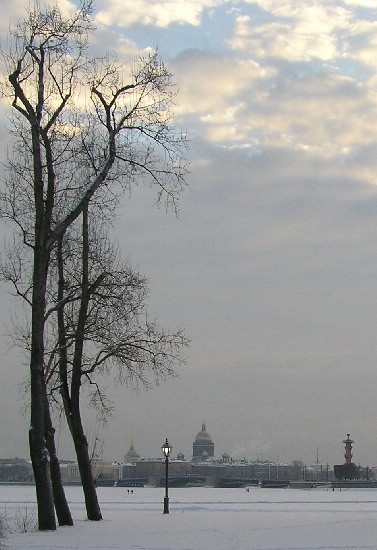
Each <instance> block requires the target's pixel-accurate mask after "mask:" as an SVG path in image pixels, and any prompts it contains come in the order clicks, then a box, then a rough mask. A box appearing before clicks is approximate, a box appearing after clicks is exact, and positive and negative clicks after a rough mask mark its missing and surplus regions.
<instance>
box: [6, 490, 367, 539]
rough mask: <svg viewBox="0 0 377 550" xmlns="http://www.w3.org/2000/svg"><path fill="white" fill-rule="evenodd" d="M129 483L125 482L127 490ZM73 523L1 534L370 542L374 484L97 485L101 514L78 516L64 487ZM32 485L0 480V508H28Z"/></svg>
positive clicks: (73, 496)
mask: <svg viewBox="0 0 377 550" xmlns="http://www.w3.org/2000/svg"><path fill="white" fill-rule="evenodd" d="M129 491H130V490H129ZM66 492H67V497H68V499H69V502H70V506H71V510H72V513H73V516H74V520H75V526H74V527H59V528H58V529H57V531H55V532H47V533H40V532H27V533H13V534H9V535H8V536H7V539H6V546H7V548H8V549H9V550H16V549H17V550H18V549H22V550H29V549H30V550H58V549H59V550H89V549H90V550H96V549H101V550H113V549H119V550H120V549H122V550H240V549H242V550H257V549H258V550H267V549H268V550H275V549H285V550H287V549H291V550H293V549H294V550H304V549H312V550H314V549H316V550H318V549H332V550H335V549H336V550H345V549H347V550H350V549H354V550H356V549H357V550H362V549H368V550H371V549H375V550H377V489H369V490H368V489H367V490H365V489H352V490H351V489H343V490H342V491H339V490H335V491H332V490H331V489H323V488H322V489H312V490H299V489H260V488H250V491H249V492H246V491H245V489H213V488H186V489H173V488H172V489H170V492H169V496H170V514H168V515H167V514H166V515H164V514H162V506H163V504H162V503H163V497H164V490H163V489H162V488H149V487H144V488H135V489H133V494H131V491H130V492H128V491H127V489H126V488H121V487H119V488H117V487H114V488H106V487H103V488H99V489H98V494H99V498H100V501H101V508H102V512H103V516H104V520H103V521H101V522H89V521H87V520H86V519H85V510H84V503H83V497H82V492H81V489H80V488H79V487H67V489H66ZM34 506H35V496H34V488H33V487H20V486H14V487H11V486H5V485H3V486H0V513H4V511H5V510H6V516H7V518H8V520H10V519H11V517H14V515H15V514H16V513H18V514H20V512H21V516H22V515H25V513H26V511H27V513H28V514H29V515H30V512H31V510H32V509H33V508H34Z"/></svg>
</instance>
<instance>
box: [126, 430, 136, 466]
mask: <svg viewBox="0 0 377 550" xmlns="http://www.w3.org/2000/svg"><path fill="white" fill-rule="evenodd" d="M139 460H140V455H139V454H138V453H137V452H136V451H135V448H134V440H133V436H132V435H131V445H130V448H129V449H128V451H127V453H126V454H125V455H124V462H125V463H126V464H134V463H135V462H138V461H139Z"/></svg>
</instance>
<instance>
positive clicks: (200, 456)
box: [192, 422, 215, 462]
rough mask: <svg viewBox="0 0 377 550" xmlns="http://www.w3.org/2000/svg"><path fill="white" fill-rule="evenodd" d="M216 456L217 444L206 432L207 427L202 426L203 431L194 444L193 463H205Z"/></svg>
mask: <svg viewBox="0 0 377 550" xmlns="http://www.w3.org/2000/svg"><path fill="white" fill-rule="evenodd" d="M214 454H215V444H214V443H213V441H212V439H211V436H210V435H209V433H208V432H207V430H206V425H205V424H204V422H203V424H202V429H201V430H200V432H199V433H198V434H197V435H196V437H195V441H194V443H193V444H192V460H193V462H203V461H205V460H208V458H212V457H213V456H214Z"/></svg>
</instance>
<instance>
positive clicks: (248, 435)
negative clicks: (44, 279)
mask: <svg viewBox="0 0 377 550" xmlns="http://www.w3.org/2000/svg"><path fill="white" fill-rule="evenodd" d="M1 4H2V7H3V13H6V14H7V15H8V17H9V18H10V21H11V22H14V21H16V20H17V18H18V17H19V16H20V15H22V13H23V10H24V8H25V2H24V1H23V0H22V1H21V0H12V1H10V0H1ZM60 5H61V6H63V7H65V6H67V7H69V3H68V1H67V0H63V1H62V2H60ZM94 18H95V26H96V31H95V33H94V35H93V36H92V37H91V42H90V48H91V49H92V50H93V51H96V52H98V51H103V50H104V49H105V48H107V47H110V48H111V49H113V50H115V51H116V52H117V53H118V55H119V56H120V57H123V56H124V57H126V56H130V55H131V56H132V55H135V56H137V55H138V54H139V53H140V52H145V51H147V50H148V49H149V48H156V47H157V48H158V50H159V52H160V56H161V58H162V59H163V60H164V62H165V63H166V65H167V66H168V68H169V69H170V70H171V72H172V73H173V75H174V81H175V83H176V85H177V87H178V90H179V92H178V95H177V98H176V103H175V105H174V112H175V117H176V123H177V126H178V127H180V128H182V129H183V130H184V131H187V134H188V138H189V141H190V143H189V145H190V147H189V151H188V153H187V158H188V160H189V161H190V174H189V175H188V178H187V182H188V188H187V189H186V190H185V191H184V192H183V193H182V196H181V200H180V203H179V213H178V216H175V215H174V214H173V213H172V212H166V211H165V210H164V208H157V207H156V206H155V200H156V196H155V192H154V190H153V189H150V188H149V187H148V186H142V185H140V186H138V187H137V188H135V189H134V190H133V191H132V194H131V196H130V197H125V198H124V200H123V201H122V204H121V206H120V208H119V211H118V217H117V219H116V220H114V238H116V239H117V240H118V242H119V244H120V247H121V249H122V252H123V254H124V256H125V257H126V258H129V259H130V261H131V262H132V263H133V264H134V265H135V266H137V267H138V268H139V270H140V272H141V273H143V274H144V275H146V276H147V277H148V280H149V286H150V297H149V309H150V311H151V313H152V314H156V316H158V319H159V321H160V323H161V324H162V325H165V326H169V327H176V326H182V327H184V328H185V331H186V334H187V335H188V336H189V337H190V339H191V345H190V348H189V350H188V351H187V354H186V356H187V364H186V366H185V367H184V368H182V369H180V370H179V372H177V374H178V377H177V378H175V379H173V380H169V381H168V382H167V383H166V384H162V385H160V386H159V387H157V388H155V389H152V390H149V391H139V392H137V391H134V390H132V389H131V388H126V387H115V388H114V387H113V385H112V382H111V380H107V381H105V382H106V385H107V386H108V392H109V395H111V397H112V398H113V399H114V403H115V405H116V409H115V412H114V417H113V419H112V420H111V421H110V423H109V426H108V428H107V430H102V429H100V432H99V437H100V438H101V439H103V442H104V449H105V452H104V454H105V456H106V458H108V459H111V460H118V461H120V460H122V458H123V455H124V453H125V452H126V451H127V450H128V448H129V445H130V440H131V434H132V436H133V440H134V444H135V448H136V450H137V451H138V452H139V453H140V454H141V456H143V457H155V456H160V455H161V445H162V443H163V442H164V440H165V437H168V439H169V441H170V442H171V444H172V445H173V455H175V453H178V452H180V451H181V452H183V453H184V454H185V456H186V458H190V457H191V454H192V442H193V440H194V438H195V435H196V433H197V432H198V431H199V430H200V428H201V425H202V422H203V421H204V422H205V424H206V427H207V430H208V431H209V433H210V434H211V436H212V438H213V441H214V443H215V455H216V456H217V457H221V455H222V454H223V453H224V452H228V453H229V454H230V455H231V456H233V457H234V458H243V457H246V458H249V459H259V460H265V459H269V460H275V461H281V462H289V461H291V460H303V461H304V462H306V463H307V464H311V463H314V461H315V460H316V458H317V450H318V457H319V460H320V461H321V462H323V463H324V464H325V463H327V462H328V463H329V464H337V463H342V462H343V452H344V451H343V444H342V440H343V439H345V437H346V434H347V433H351V437H352V438H353V439H354V440H355V446H354V461H355V462H356V463H361V464H363V465H369V466H372V465H376V464H377V425H376V422H375V417H376V409H377V400H376V390H377V369H376V359H377V340H376V331H377V155H376V154H377V1H376V0H359V1H351V0H317V1H310V0H259V1H256V2H243V1H229V2H222V1H220V0H207V1H205V0H195V1H192V2H186V1H179V0H174V2H173V1H151V0H137V1H136V0H122V1H119V0H97V2H96V3H95V11H94ZM8 27H9V21H8V20H7V18H5V17H4V18H2V20H1V22H0V31H1V36H2V43H3V44H4V43H5V37H6V35H7V32H8ZM1 109H2V112H1V115H0V116H1V118H2V120H5V119H4V116H5V105H4V104H2V105H1ZM7 139H8V136H7V135H6V134H5V132H4V131H1V135H0V140H1V141H0V142H1V148H2V151H4V150H5V149H6V143H7ZM0 291H1V294H0V304H1V311H2V323H3V330H2V331H1V334H2V343H1V350H2V355H1V363H2V367H3V376H2V384H1V388H0V392H1V400H0V418H2V419H3V422H2V425H1V429H0V456H3V457H5V456H15V455H18V456H20V455H21V456H27V454H28V449H27V428H28V419H27V415H26V416H22V414H21V411H22V408H23V401H22V396H21V395H20V389H19V386H18V384H19V382H20V381H21V380H23V379H24V377H25V375H26V372H27V369H26V367H25V366H24V365H23V364H22V361H20V358H19V357H18V355H17V352H16V351H15V350H10V351H9V350H8V343H7V336H6V332H7V327H9V320H10V318H11V316H12V311H13V307H14V305H13V304H12V302H11V301H10V300H9V296H8V294H7V288H6V287H4V286H3V287H1V289H0ZM4 420H6V421H4ZM87 425H88V431H89V432H90V433H92V434H95V433H97V428H96V426H95V424H94V423H93V422H92V421H91V420H90V419H89V418H88V424H87ZM57 433H58V439H59V454H60V456H61V457H67V458H69V457H72V454H73V453H72V450H71V447H70V444H69V440H68V437H67V435H66V432H65V430H64V427H63V426H62V427H61V428H60V427H59V428H58V432H57Z"/></svg>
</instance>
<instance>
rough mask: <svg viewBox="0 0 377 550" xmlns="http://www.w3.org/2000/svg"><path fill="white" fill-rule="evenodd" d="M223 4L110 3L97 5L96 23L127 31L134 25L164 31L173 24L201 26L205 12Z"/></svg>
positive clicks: (196, 0) (176, 0) (213, 0)
mask: <svg viewBox="0 0 377 550" xmlns="http://www.w3.org/2000/svg"><path fill="white" fill-rule="evenodd" d="M222 3H223V2H221V1H218V0H191V1H190V2H186V1H185V0H167V1H148V0H140V1H138V2H135V1H134V0H110V1H106V2H103V1H102V2H100V3H99V4H98V6H99V12H98V14H97V16H96V19H97V20H98V21H99V22H100V23H101V24H104V25H109V26H110V25H116V26H124V27H128V26H130V25H134V24H136V23H138V24H141V25H155V26H157V27H162V28H166V27H168V26H169V25H172V24H179V25H183V24H185V25H192V26H198V25H200V19H201V15H202V13H203V11H204V9H208V8H212V7H215V6H217V5H219V4H222Z"/></svg>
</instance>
